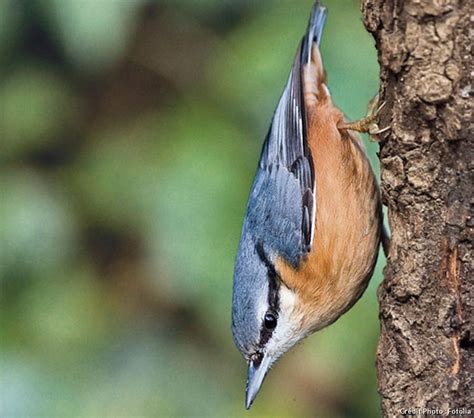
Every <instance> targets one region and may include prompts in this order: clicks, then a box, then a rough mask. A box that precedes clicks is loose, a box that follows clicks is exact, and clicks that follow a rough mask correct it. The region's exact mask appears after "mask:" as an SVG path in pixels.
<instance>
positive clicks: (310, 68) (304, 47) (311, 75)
mask: <svg viewBox="0 0 474 418" xmlns="http://www.w3.org/2000/svg"><path fill="white" fill-rule="evenodd" d="M326 15H327V11H326V8H325V7H324V6H322V5H321V3H320V2H319V0H318V1H316V3H315V4H314V6H313V9H312V10H311V16H310V18H309V22H308V29H307V30H306V34H305V35H304V37H303V40H302V44H301V50H300V53H301V55H300V68H301V69H302V81H303V92H304V101H305V105H306V108H307V110H311V108H313V107H314V106H315V105H316V104H317V103H318V102H322V101H324V100H325V99H326V98H327V97H328V96H329V91H328V90H327V87H326V85H325V84H324V82H325V78H324V68H323V62H322V59H321V54H320V52H319V43H320V42H321V35H322V33H323V28H324V23H325V21H326Z"/></svg>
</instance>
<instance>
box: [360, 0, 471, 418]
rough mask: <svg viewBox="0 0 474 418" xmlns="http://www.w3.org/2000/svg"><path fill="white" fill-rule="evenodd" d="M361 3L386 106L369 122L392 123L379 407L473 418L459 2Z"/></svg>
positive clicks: (467, 60) (465, 50)
mask: <svg viewBox="0 0 474 418" xmlns="http://www.w3.org/2000/svg"><path fill="white" fill-rule="evenodd" d="M362 7H363V14H364V23H365V25H366V27H367V29H368V30H369V32H371V33H372V34H373V36H374V38H375V41H376V47H377V50H378V57H379V63H380V76H381V87H380V98H381V100H382V101H385V102H386V105H385V107H384V110H383V112H382V115H381V121H380V123H379V126H380V127H384V126H386V125H388V124H390V125H391V130H390V132H388V133H387V134H382V142H381V148H380V161H381V171H382V195H383V201H384V204H385V205H386V206H387V207H388V216H389V223H390V228H391V235H392V242H391V249H390V255H389V257H388V262H387V267H386V268H385V272H384V281H383V283H382V284H381V286H380V288H379V295H378V296H379V303H380V321H381V335H380V340H379V345H378V353H377V371H378V381H379V392H380V395H381V400H382V411H383V414H384V416H385V417H394V416H400V411H401V410H406V409H409V408H421V409H420V410H417V411H412V412H415V415H425V414H426V411H425V413H423V410H422V409H423V408H428V409H431V410H434V409H438V410H443V411H444V414H446V412H447V410H448V408H451V409H456V408H458V409H460V408H465V410H464V411H462V410H458V411H457V412H458V413H459V414H460V415H463V414H465V415H467V414H468V413H469V412H468V411H467V409H470V410H471V413H472V414H474V410H473V405H474V404H473V399H472V397H473V395H472V392H473V390H472V389H470V388H469V380H470V375H471V374H472V372H473V371H474V367H473V356H472V353H473V334H472V331H471V327H472V318H473V297H472V281H473V271H472V270H473V268H472V267H473V261H472V260H473V254H472V231H473V225H474V220H473V218H472V208H473V206H472V205H473V203H474V200H473V193H472V189H473V184H474V178H473V171H474V170H473V168H474V167H473V166H474V155H473V144H472V142H473V141H472V131H471V130H470V129H471V127H470V120H471V106H472V98H471V97H470V93H471V91H470V88H469V82H470V72H471V70H472V67H471V52H470V39H469V25H470V12H471V10H470V5H469V1H468V0H464V1H463V0H399V1H396V0H385V1H383V0H365V1H364V2H363V6H362ZM402 412H403V411H402Z"/></svg>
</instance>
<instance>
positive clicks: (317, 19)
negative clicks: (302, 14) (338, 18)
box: [301, 1, 327, 64]
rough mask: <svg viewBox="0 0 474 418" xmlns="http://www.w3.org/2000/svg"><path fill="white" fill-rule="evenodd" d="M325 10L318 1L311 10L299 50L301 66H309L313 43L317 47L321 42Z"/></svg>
mask: <svg viewBox="0 0 474 418" xmlns="http://www.w3.org/2000/svg"><path fill="white" fill-rule="evenodd" d="M326 15H327V10H326V8H325V7H324V6H322V5H321V3H320V2H319V1H316V3H315V4H314V6H313V9H312V10H311V16H310V18H309V22H308V29H307V30H306V34H305V36H304V38H303V47H302V49H301V62H302V64H309V63H310V62H311V60H312V58H311V56H312V50H313V43H316V45H317V46H319V43H320V42H321V35H322V33H323V29H324V23H325V22H326Z"/></svg>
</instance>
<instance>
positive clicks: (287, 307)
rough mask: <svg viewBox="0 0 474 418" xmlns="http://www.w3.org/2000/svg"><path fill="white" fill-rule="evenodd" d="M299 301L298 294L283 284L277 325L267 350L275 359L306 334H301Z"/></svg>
mask: <svg viewBox="0 0 474 418" xmlns="http://www.w3.org/2000/svg"><path fill="white" fill-rule="evenodd" d="M297 303H298V296H297V295H296V293H295V292H293V291H292V290H290V289H288V288H287V287H286V286H284V285H282V286H281V287H280V309H279V315H278V321H277V326H276V328H275V329H274V331H273V334H272V337H271V338H270V340H269V341H268V343H267V346H266V350H265V351H266V352H267V353H268V354H270V355H271V356H272V357H273V358H274V360H276V359H277V358H278V357H280V356H281V355H282V354H284V353H285V352H286V351H287V350H289V349H290V348H291V347H292V346H293V345H295V344H296V343H297V342H298V341H299V340H301V339H302V338H303V337H304V336H305V334H303V335H302V334H301V329H300V328H301V314H300V313H299V312H298V310H296V309H295V307H296V306H297Z"/></svg>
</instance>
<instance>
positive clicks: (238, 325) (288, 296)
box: [232, 240, 314, 409]
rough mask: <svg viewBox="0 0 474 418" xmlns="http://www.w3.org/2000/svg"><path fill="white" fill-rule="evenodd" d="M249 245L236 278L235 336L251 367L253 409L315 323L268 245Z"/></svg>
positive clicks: (239, 259) (242, 251)
mask: <svg viewBox="0 0 474 418" xmlns="http://www.w3.org/2000/svg"><path fill="white" fill-rule="evenodd" d="M243 241H244V242H241V247H240V251H239V255H238V257H237V263H236V269H235V276H234V289H233V301H232V306H233V308H232V332H233V335H234V341H235V344H236V346H237V348H238V349H239V351H240V352H241V353H242V355H243V356H244V358H245V360H246V361H247V363H248V379H247V391H246V407H247V409H248V408H250V406H251V404H252V402H253V400H254V399H255V397H256V396H257V393H258V391H259V389H260V387H261V385H262V382H263V380H264V378H265V376H266V374H267V372H268V371H269V369H270V367H271V366H272V364H273V363H274V362H275V361H276V360H277V359H278V358H279V357H280V356H282V355H283V354H284V353H285V352H287V351H288V350H289V349H290V348H291V347H292V346H294V345H295V344H296V343H297V342H298V341H300V340H301V339H303V338H304V337H305V336H307V335H308V334H309V333H310V332H311V331H312V324H313V322H314V321H312V320H311V318H310V317H308V316H307V315H305V311H306V310H305V309H304V302H303V301H302V300H301V298H300V297H299V295H298V292H297V291H296V290H292V289H290V288H289V287H288V286H287V285H286V284H285V281H284V278H283V277H281V275H280V273H279V272H278V271H277V270H276V268H275V264H274V261H273V260H271V259H270V258H269V256H268V255H266V254H265V252H264V249H263V246H261V245H259V244H257V245H255V246H251V245H245V244H246V243H245V240H243Z"/></svg>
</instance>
